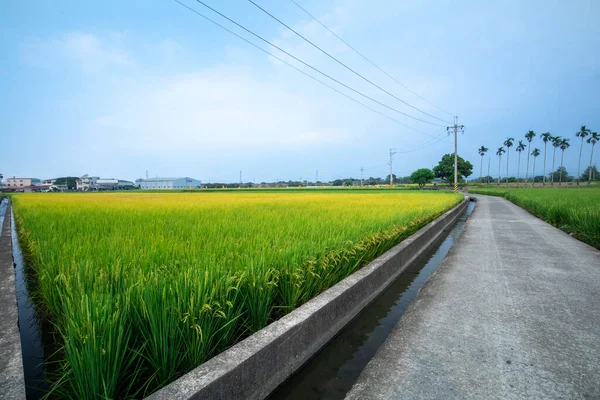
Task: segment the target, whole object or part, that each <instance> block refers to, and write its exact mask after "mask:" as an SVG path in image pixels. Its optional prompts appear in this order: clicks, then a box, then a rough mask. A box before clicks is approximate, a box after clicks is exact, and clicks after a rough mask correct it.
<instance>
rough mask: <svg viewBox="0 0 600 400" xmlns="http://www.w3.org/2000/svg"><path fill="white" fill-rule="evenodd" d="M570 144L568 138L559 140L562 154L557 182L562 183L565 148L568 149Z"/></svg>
mask: <svg viewBox="0 0 600 400" xmlns="http://www.w3.org/2000/svg"><path fill="white" fill-rule="evenodd" d="M570 146H571V145H570V144H569V139H562V140H561V141H560V149H561V150H562V154H561V156H560V174H558V179H559V181H558V184H559V185H560V184H561V183H562V176H563V159H564V158H565V150H566V149H568V148H569V147H570Z"/></svg>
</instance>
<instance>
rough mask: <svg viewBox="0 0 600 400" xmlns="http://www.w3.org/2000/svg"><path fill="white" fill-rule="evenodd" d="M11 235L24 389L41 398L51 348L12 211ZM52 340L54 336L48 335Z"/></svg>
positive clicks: (34, 399)
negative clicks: (31, 292) (30, 285)
mask: <svg viewBox="0 0 600 400" xmlns="http://www.w3.org/2000/svg"><path fill="white" fill-rule="evenodd" d="M11 234H12V247H13V262H14V266H15V272H16V276H15V278H16V279H15V280H16V289H17V307H18V313H19V331H20V333H21V351H22V353H23V372H24V375H25V391H26V395H27V399H28V400H37V399H41V398H42V396H43V395H44V394H45V393H46V392H47V391H48V384H47V383H46V376H45V372H46V371H45V362H46V361H47V358H46V357H45V353H46V354H47V353H48V351H49V349H48V346H46V349H45V348H44V342H43V341H42V331H43V329H42V328H41V327H40V323H39V321H38V317H37V312H36V309H35V307H34V305H33V302H32V300H31V298H30V296H29V289H28V287H27V277H26V275H25V265H24V262H23V254H22V253H21V247H20V246H19V241H18V239H17V232H16V229H15V219H14V215H13V214H12V213H11ZM49 340H51V338H49Z"/></svg>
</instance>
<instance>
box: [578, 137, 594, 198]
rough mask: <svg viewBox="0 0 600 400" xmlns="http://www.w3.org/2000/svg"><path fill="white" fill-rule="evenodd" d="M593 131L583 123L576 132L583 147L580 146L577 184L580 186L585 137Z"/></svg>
mask: <svg viewBox="0 0 600 400" xmlns="http://www.w3.org/2000/svg"><path fill="white" fill-rule="evenodd" d="M590 133H592V131H590V130H589V129H587V128H586V127H585V125H583V126H582V127H581V128H580V129H579V131H578V132H577V133H576V134H575V136H577V137H580V138H581V147H580V148H579V164H577V186H579V179H580V176H579V174H580V172H581V152H582V151H583V138H585V137H586V136H587V135H589V134H590Z"/></svg>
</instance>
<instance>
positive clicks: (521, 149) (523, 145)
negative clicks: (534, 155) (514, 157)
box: [517, 140, 527, 187]
mask: <svg viewBox="0 0 600 400" xmlns="http://www.w3.org/2000/svg"><path fill="white" fill-rule="evenodd" d="M525 147H527V146H526V145H525V144H524V143H523V141H522V140H519V145H518V146H517V153H519V163H518V164H517V187H519V180H520V179H521V152H522V151H523V150H525ZM525 183H526V184H527V181H525Z"/></svg>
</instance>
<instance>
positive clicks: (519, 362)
mask: <svg viewBox="0 0 600 400" xmlns="http://www.w3.org/2000/svg"><path fill="white" fill-rule="evenodd" d="M476 198H477V200H478V202H477V207H476V208H475V211H474V212H473V215H472V216H471V218H470V220H469V221H468V222H467V226H466V229H465V231H464V232H463V234H462V236H461V237H460V238H459V240H458V241H457V243H456V244H455V245H454V247H453V248H452V250H450V253H449V254H448V256H447V257H446V259H445V260H444V261H443V262H442V264H441V265H440V267H439V268H438V270H437V271H436V273H435V274H434V275H433V277H432V278H431V279H430V281H429V282H428V283H427V284H426V285H425V287H424V288H423V290H422V291H421V293H420V294H419V296H417V298H416V300H415V301H414V302H413V303H412V304H411V306H410V307H409V309H408V310H407V311H406V313H405V315H404V317H403V319H402V320H401V321H400V323H399V324H398V325H397V326H396V327H395V328H394V330H393V332H392V334H391V335H390V337H389V338H388V340H387V341H386V343H385V344H384V345H383V346H382V347H381V349H380V350H379V351H378V352H377V355H376V356H375V357H374V358H373V360H371V362H370V363H369V365H368V366H367V367H366V369H365V370H364V371H363V373H362V374H361V376H360V377H359V379H358V381H357V383H356V384H355V385H354V387H353V388H352V391H351V392H350V393H349V395H348V397H347V398H349V399H412V398H421V399H448V398H456V399H459V398H460V399H465V398H478V399H482V398H484V399H491V398H498V399H506V398H537V399H575V398H579V399H585V398H587V399H598V398H600V381H599V380H598V377H599V376H600V323H599V322H600V251H598V250H596V249H594V248H592V247H590V246H588V245H586V244H584V243H581V242H579V241H577V240H575V239H573V238H571V237H570V236H569V235H567V234H566V233H564V232H562V231H560V230H558V229H556V228H554V227H552V226H550V225H548V224H546V223H545V222H543V221H541V220H539V219H537V218H535V217H533V216H532V215H531V214H529V213H527V212H526V211H524V210H523V209H521V208H519V207H517V206H516V205H514V204H512V203H510V202H509V201H507V200H505V199H502V198H497V197H487V196H476ZM599 229H600V227H599Z"/></svg>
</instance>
